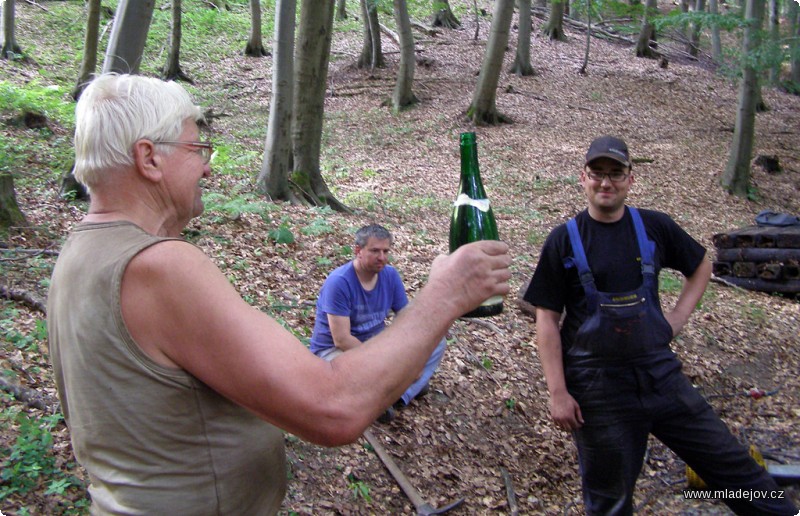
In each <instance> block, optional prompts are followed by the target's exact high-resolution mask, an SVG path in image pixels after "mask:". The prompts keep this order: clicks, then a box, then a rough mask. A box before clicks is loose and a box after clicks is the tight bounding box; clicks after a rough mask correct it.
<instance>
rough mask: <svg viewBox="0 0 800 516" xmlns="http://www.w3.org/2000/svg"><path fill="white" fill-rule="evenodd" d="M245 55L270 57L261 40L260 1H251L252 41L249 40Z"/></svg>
mask: <svg viewBox="0 0 800 516" xmlns="http://www.w3.org/2000/svg"><path fill="white" fill-rule="evenodd" d="M276 8H277V7H276ZM244 55H246V56H250V57H264V56H268V55H269V52H267V49H265V48H264V43H263V41H262V39H261V2H260V0H250V39H248V40H247V45H245V47H244Z"/></svg>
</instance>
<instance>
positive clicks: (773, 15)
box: [769, 0, 794, 86]
mask: <svg viewBox="0 0 800 516" xmlns="http://www.w3.org/2000/svg"><path fill="white" fill-rule="evenodd" d="M792 1H794V0H792ZM780 7H781V5H780V3H779V2H778V0H769V40H770V47H769V48H770V49H772V56H771V62H770V67H769V82H770V84H772V85H773V86H777V85H778V83H779V82H780V75H781V61H782V55H781V50H780V48H781V34H780V29H781V25H780V24H781V13H780Z"/></svg>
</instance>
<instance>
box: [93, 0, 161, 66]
mask: <svg viewBox="0 0 800 516" xmlns="http://www.w3.org/2000/svg"><path fill="white" fill-rule="evenodd" d="M154 8H155V0H120V2H119V5H118V6H117V16H116V20H115V21H114V28H113V29H111V36H110V37H109V40H108V48H107V49H106V58H105V61H104V62H103V73H109V72H116V73H132V74H135V73H138V72H139V65H140V64H141V61H142V54H143V53H144V45H145V43H146V42H147V32H148V30H149V28H150V21H151V20H152V19H153V9H154Z"/></svg>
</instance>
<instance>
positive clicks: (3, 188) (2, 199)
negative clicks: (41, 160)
mask: <svg viewBox="0 0 800 516" xmlns="http://www.w3.org/2000/svg"><path fill="white" fill-rule="evenodd" d="M27 225H28V222H27V221H26V220H25V215H23V214H22V211H21V210H20V209H19V205H18V204H17V194H16V192H14V177H13V176H12V175H11V174H7V173H0V229H3V230H6V229H8V228H10V227H17V226H27Z"/></svg>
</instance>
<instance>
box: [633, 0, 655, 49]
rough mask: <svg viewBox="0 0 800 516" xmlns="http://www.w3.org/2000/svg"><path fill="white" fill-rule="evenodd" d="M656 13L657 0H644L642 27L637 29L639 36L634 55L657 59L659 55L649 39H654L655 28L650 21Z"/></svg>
mask: <svg viewBox="0 0 800 516" xmlns="http://www.w3.org/2000/svg"><path fill="white" fill-rule="evenodd" d="M657 14H658V2H657V0H645V3H644V14H643V15H642V29H641V30H640V31H639V38H638V39H637V40H636V57H646V58H648V59H657V58H658V57H659V54H658V52H656V51H655V50H654V49H653V47H651V46H650V41H651V40H653V39H655V33H656V28H655V26H654V25H653V22H652V21H651V20H652V19H653V17H655V16H656V15H657Z"/></svg>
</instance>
